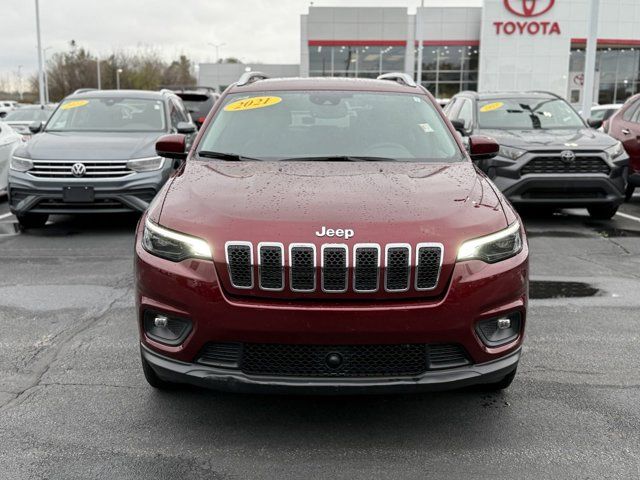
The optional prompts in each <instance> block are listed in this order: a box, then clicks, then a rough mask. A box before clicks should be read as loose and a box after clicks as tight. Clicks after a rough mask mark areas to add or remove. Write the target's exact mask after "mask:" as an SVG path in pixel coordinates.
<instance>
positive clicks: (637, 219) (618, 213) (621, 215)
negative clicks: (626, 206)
mask: <svg viewBox="0 0 640 480" xmlns="http://www.w3.org/2000/svg"><path fill="white" fill-rule="evenodd" d="M616 215H618V216H620V217H622V218H626V219H627V220H633V221H634V222H640V217H634V216H633V215H629V214H628V213H622V212H616Z"/></svg>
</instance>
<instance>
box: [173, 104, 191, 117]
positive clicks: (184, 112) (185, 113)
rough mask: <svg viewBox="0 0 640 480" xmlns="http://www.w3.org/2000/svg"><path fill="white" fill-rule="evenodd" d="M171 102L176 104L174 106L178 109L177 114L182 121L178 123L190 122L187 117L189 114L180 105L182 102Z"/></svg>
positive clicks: (182, 105)
mask: <svg viewBox="0 0 640 480" xmlns="http://www.w3.org/2000/svg"><path fill="white" fill-rule="evenodd" d="M173 101H174V102H175V103H176V106H177V107H178V113H179V114H180V116H181V117H182V120H180V121H181V122H191V117H190V116H189V112H187V109H186V108H185V107H184V103H182V100H176V99H173Z"/></svg>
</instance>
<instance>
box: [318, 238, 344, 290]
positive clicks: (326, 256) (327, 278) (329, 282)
mask: <svg viewBox="0 0 640 480" xmlns="http://www.w3.org/2000/svg"><path fill="white" fill-rule="evenodd" d="M348 270H349V255H348V253H347V246H346V245H342V244H332V243H328V244H326V245H323V246H322V291H323V292H328V293H344V292H346V291H347V282H348Z"/></svg>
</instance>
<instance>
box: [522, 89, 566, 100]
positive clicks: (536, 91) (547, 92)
mask: <svg viewBox="0 0 640 480" xmlns="http://www.w3.org/2000/svg"><path fill="white" fill-rule="evenodd" d="M529 93H543V94H545V95H551V96H552V97H555V98H559V99H560V100H564V98H562V97H561V96H560V95H558V94H557V93H553V92H549V91H547V90H529Z"/></svg>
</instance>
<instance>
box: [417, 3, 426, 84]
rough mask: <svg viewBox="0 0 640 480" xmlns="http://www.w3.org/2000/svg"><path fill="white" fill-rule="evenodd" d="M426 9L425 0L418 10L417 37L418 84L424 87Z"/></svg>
mask: <svg viewBox="0 0 640 480" xmlns="http://www.w3.org/2000/svg"><path fill="white" fill-rule="evenodd" d="M423 9H424V0H422V1H421V2H420V8H419V9H417V10H416V28H415V36H416V39H417V40H418V62H417V63H418V65H417V67H418V71H417V72H416V83H417V84H418V85H422V49H423V48H424V42H423V41H422V10H423Z"/></svg>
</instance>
